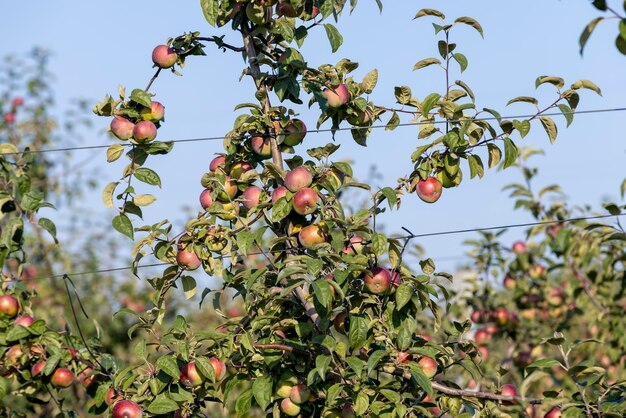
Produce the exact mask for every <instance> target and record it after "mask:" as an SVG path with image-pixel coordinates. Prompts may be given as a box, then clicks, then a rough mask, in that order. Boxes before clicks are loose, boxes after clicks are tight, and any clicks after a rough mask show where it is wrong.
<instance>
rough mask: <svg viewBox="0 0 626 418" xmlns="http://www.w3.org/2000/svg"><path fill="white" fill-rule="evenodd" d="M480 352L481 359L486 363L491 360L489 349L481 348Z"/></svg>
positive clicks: (479, 348) (482, 346)
mask: <svg viewBox="0 0 626 418" xmlns="http://www.w3.org/2000/svg"><path fill="white" fill-rule="evenodd" d="M478 352H479V353H480V357H481V358H482V359H483V361H486V360H487V359H488V358H489V349H488V348H487V347H486V346H484V345H481V346H479V347H478Z"/></svg>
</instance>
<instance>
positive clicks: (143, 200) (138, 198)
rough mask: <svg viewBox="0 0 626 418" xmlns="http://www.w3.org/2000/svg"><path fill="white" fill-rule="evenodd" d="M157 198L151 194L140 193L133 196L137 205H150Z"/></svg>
mask: <svg viewBox="0 0 626 418" xmlns="http://www.w3.org/2000/svg"><path fill="white" fill-rule="evenodd" d="M155 200H156V197H154V196H153V195H151V194H138V195H135V196H133V203H134V204H135V205H137V206H148V205H150V204H152V203H153V202H154V201H155Z"/></svg>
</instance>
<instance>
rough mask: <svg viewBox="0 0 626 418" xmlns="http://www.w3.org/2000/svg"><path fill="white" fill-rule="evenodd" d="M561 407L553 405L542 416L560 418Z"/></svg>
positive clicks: (544, 417)
mask: <svg viewBox="0 0 626 418" xmlns="http://www.w3.org/2000/svg"><path fill="white" fill-rule="evenodd" d="M561 415H562V413H561V408H560V407H558V406H555V407H553V408H552V409H550V410H549V411H548V412H547V413H546V414H545V415H544V416H543V418H561Z"/></svg>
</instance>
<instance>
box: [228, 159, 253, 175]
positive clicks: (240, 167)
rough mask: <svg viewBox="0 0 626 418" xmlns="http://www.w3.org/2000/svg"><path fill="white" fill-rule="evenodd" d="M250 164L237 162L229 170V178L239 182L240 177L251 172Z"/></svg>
mask: <svg viewBox="0 0 626 418" xmlns="http://www.w3.org/2000/svg"><path fill="white" fill-rule="evenodd" d="M252 169H253V167H252V164H250V163H249V162H247V161H238V162H236V163H235V164H233V166H232V167H231V169H230V176H231V177H232V178H234V179H237V180H239V179H240V178H241V176H242V175H243V174H244V173H245V172H246V171H250V170H252Z"/></svg>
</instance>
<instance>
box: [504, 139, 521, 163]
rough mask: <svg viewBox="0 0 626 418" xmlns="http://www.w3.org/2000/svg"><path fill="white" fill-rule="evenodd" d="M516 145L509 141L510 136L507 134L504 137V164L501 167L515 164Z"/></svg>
mask: <svg viewBox="0 0 626 418" xmlns="http://www.w3.org/2000/svg"><path fill="white" fill-rule="evenodd" d="M517 154H518V150H517V146H515V143H514V142H513V141H511V138H509V137H508V136H507V137H505V138H504V166H503V168H507V167H510V166H512V165H513V164H515V160H517Z"/></svg>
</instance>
